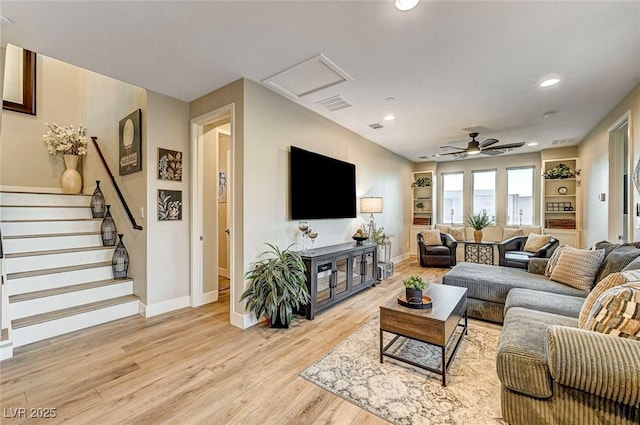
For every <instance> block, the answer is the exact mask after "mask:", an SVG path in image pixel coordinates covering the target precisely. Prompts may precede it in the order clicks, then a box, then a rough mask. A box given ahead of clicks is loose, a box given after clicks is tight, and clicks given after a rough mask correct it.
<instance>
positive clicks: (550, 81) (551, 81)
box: [540, 78, 560, 87]
mask: <svg viewBox="0 0 640 425" xmlns="http://www.w3.org/2000/svg"><path fill="white" fill-rule="evenodd" d="M559 82H560V79H559V78H549V79H548V80H544V81H543V82H541V83H540V87H551V86H555V85H556V84H558V83H559Z"/></svg>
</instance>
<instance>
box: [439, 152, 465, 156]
mask: <svg viewBox="0 0 640 425" xmlns="http://www.w3.org/2000/svg"><path fill="white" fill-rule="evenodd" d="M460 154H464V152H443V153H439V154H438V155H440V156H442V155H460Z"/></svg>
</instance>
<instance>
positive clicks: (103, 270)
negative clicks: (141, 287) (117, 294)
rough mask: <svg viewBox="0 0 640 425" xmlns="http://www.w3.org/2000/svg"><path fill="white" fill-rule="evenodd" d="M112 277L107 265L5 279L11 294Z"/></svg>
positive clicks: (109, 267)
mask: <svg viewBox="0 0 640 425" xmlns="http://www.w3.org/2000/svg"><path fill="white" fill-rule="evenodd" d="M112 278H113V272H112V270H111V266H107V267H95V268H91V269H86V270H74V271H69V272H63V273H51V274H46V275H41V276H32V277H23V278H20V279H7V285H6V286H7V292H8V294H9V296H11V295H18V294H25V293H27V292H35V291H42V290H45V289H55V288H61V287H63V286H69V285H76V284H79V283H85V282H94V281H98V280H107V279H112Z"/></svg>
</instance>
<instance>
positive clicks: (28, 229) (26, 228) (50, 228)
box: [0, 219, 102, 236]
mask: <svg viewBox="0 0 640 425" xmlns="http://www.w3.org/2000/svg"><path fill="white" fill-rule="evenodd" d="M101 224H102V220H99V219H98V220H87V221H37V222H26V223H20V222H18V223H1V224H0V226H1V227H2V236H16V235H48V234H52V233H80V232H99V231H100V225H101Z"/></svg>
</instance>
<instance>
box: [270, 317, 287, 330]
mask: <svg viewBox="0 0 640 425" xmlns="http://www.w3.org/2000/svg"><path fill="white" fill-rule="evenodd" d="M269 327H270V328H274V329H289V324H288V323H282V321H281V320H280V315H279V314H278V315H276V320H275V321H273V320H271V319H269Z"/></svg>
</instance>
